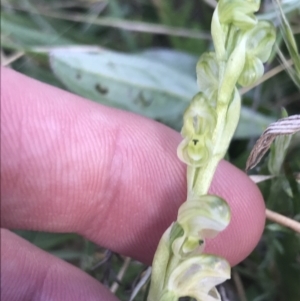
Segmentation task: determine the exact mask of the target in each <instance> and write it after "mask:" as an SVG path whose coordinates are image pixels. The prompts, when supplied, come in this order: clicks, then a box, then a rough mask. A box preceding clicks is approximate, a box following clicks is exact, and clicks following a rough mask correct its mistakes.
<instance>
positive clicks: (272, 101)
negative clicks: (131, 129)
mask: <svg viewBox="0 0 300 301" xmlns="http://www.w3.org/2000/svg"><path fill="white" fill-rule="evenodd" d="M214 3H215V1H213V0H206V1H204V0H203V1H201V0H190V1H184V0H152V1H151V0H127V1H123V0H99V1H96V0H68V1H66V0H65V1H60V0H51V1H50V0H2V2H1V63H2V64H7V65H10V66H11V67H12V68H13V69H15V70H17V71H19V72H21V73H24V74H27V75H28V76H30V77H33V78H37V79H39V80H41V81H44V82H46V83H49V84H51V85H55V86H58V87H60V88H63V89H69V90H71V91H73V92H76V93H79V94H83V95H85V96H86V95H87V97H88V95H91V96H90V98H91V99H93V100H96V101H101V102H104V103H105V102H107V104H108V105H116V106H119V107H124V108H125V109H129V110H130V109H131V105H132V104H130V105H128V104H120V103H114V102H113V99H110V98H109V97H104V96H103V97H102V98H100V97H99V99H94V97H93V96H92V95H94V94H84V93H90V91H82V90H78V91H77V90H76V89H75V87H72V84H70V83H72V81H71V78H70V81H69V82H63V81H62V80H61V77H60V76H59V72H58V70H57V69H55V67H53V64H52V65H51V62H50V63H49V55H50V56H51V54H57V52H56V50H57V48H58V47H62V46H67V45H68V46H74V47H75V46H79V45H80V46H86V47H90V46H98V47H104V48H105V49H107V50H114V51H119V52H122V53H124V54H139V55H140V54H141V53H143V52H145V51H147V50H149V49H150V50H151V51H153V49H154V50H155V49H156V50H157V51H156V52H155V51H154V53H155V55H156V58H155V60H156V62H160V63H161V64H162V65H163V67H169V68H171V69H170V72H172V70H173V69H172V68H174V70H175V69H176V70H177V71H176V72H178V74H179V75H180V76H186V78H189V79H195V71H194V70H193V60H194V58H195V56H200V55H201V53H203V52H204V51H206V50H209V49H211V47H212V42H211V39H210V35H209V29H210V20H211V15H212V12H213V8H212V5H213V4H214ZM283 11H284V12H285V13H286V17H287V19H288V20H289V23H290V24H291V28H292V31H293V32H294V37H295V41H296V43H297V44H298V45H299V41H300V37H299V33H300V3H299V1H298V0H294V1H293V0H292V1H283ZM260 14H261V18H267V19H269V20H271V21H273V22H274V24H275V25H276V26H277V27H278V26H279V25H280V21H279V19H278V17H277V15H276V13H275V12H274V7H273V4H272V1H268V0H265V1H263V5H262V8H261V11H260ZM278 32H280V30H279V28H278ZM279 36H280V34H279ZM279 48H280V50H281V53H282V54H283V55H284V56H285V57H288V56H289V51H288V48H287V47H286V46H285V45H284V39H280V38H279ZM165 49H168V51H169V50H172V51H174V52H170V53H169V54H168V52H167V53H165V52H164V51H165ZM178 53H179V54H178ZM15 55H17V57H18V58H17V59H15V60H14V59H13V57H14V56H15ZM143 55H145V53H144V54H143ZM146 55H149V53H148V54H146ZM168 55H175V57H174V59H168ZM177 55H179V56H180V58H181V59H182V60H183V61H184V62H185V63H184V64H181V65H180V64H179V65H178V63H180V62H178V60H177V59H176V58H178V56H177ZM182 55H183V56H182ZM150 57H151V56H150ZM184 57H185V58H184ZM59 58H60V57H59ZM151 59H152V60H153V53H152V57H151ZM181 59H180V60H179V61H181ZM134 60H136V57H134ZM280 61H281V60H280V59H278V57H277V56H276V55H275V53H274V55H273V59H272V61H270V62H269V63H268V64H267V65H266V71H269V72H271V74H272V70H273V68H274V67H276V66H278V65H279V64H280ZM191 62H192V63H191ZM189 64H190V65H189ZM154 65H155V64H154ZM129 67H130V66H129ZM129 67H128V66H126V68H129ZM154 67H155V66H154ZM154 67H153V68H154ZM153 70H154V73H155V70H156V69H153ZM84 72H85V71H83V75H85V73H84ZM174 72H175V71H174ZM74 74H75V73H74ZM99 76H100V75H99ZM101 76H102V77H101V78H103V76H104V75H103V74H101ZM170 76H171V75H170ZM180 79H181V78H180ZM180 79H179V80H180ZM90 81H91V80H90V79H88V80H87V84H86V85H87V86H88V84H89V82H90ZM176 83H177V82H176V81H175V80H174V81H173V82H171V84H172V85H175V84H176ZM133 84H135V83H133ZM171 84H170V83H169V85H171ZM172 85H171V86H170V87H169V88H170V90H172V89H173V90H174V89H175V86H174V87H173V86H172ZM108 86H109V84H108ZM98 88H99V87H98ZM109 88H110V86H109ZM161 89H162V90H159V91H158V92H157V93H163V95H165V94H164V93H167V92H166V89H167V88H165V86H163V87H162V88H161ZM164 89H165V90H164ZM87 90H88V88H87ZM100 90H101V89H100ZM101 91H105V90H103V89H102V90H101ZM138 93H140V92H137V94H138ZM178 93H179V92H178ZM179 94H180V93H179ZM138 95H139V94H138ZM191 96H192V95H191ZM111 97H113V96H111ZM166 97H167V100H166V103H167V104H168V102H167V101H170V99H169V98H170V97H169V96H166ZM168 97H169V98H168ZM187 98H188V97H187ZM140 100H141V101H142V105H144V104H145V103H147V101H150V100H149V99H148V98H147V96H145V95H142V97H140ZM150 102H151V101H150ZM243 105H244V107H245V108H248V109H251V110H252V111H251V112H252V113H251V114H253V115H251V116H260V115H255V114H258V113H260V114H261V116H264V117H263V118H264V119H263V120H265V121H266V120H273V119H274V118H278V117H280V110H281V108H282V107H284V108H285V109H286V110H287V112H288V114H289V115H292V114H299V112H300V94H299V89H298V88H297V86H296V85H295V84H294V83H293V81H292V80H291V78H290V76H289V74H288V73H287V72H280V73H278V74H275V73H274V75H273V76H271V78H270V79H268V80H267V81H265V82H263V83H262V84H261V85H259V86H257V87H254V88H253V89H251V90H250V91H249V92H247V93H246V94H245V95H244V96H243ZM142 109H143V110H144V109H145V110H146V107H143V106H142ZM132 110H135V111H137V109H136V107H134V108H133V109H132ZM164 110H167V109H166V108H164ZM138 112H139V111H138ZM154 112H156V111H155V110H154ZM153 114H154V115H153V116H152V115H151V117H152V118H155V119H158V120H159V121H162V122H164V121H165V119H164V116H162V117H161V116H159V117H157V118H156V115H155V113H153ZM268 118H269V119H268ZM250 120H251V118H250ZM179 122H180V116H178V118H176V119H175V120H172V122H166V123H167V124H169V125H171V126H173V127H174V128H177V129H178V128H180V126H178V125H179ZM247 122H248V123H249V122H250V121H249V120H247ZM259 124H260V123H259ZM262 124H263V123H262ZM263 125H264V127H265V126H266V125H265V124H263ZM260 130H261V131H262V130H263V128H261V129H260ZM241 131H242V134H243V135H241V136H238V137H236V139H235V140H234V141H233V142H232V144H231V146H230V149H229V153H228V156H227V158H228V159H229V160H230V161H231V162H232V163H233V164H235V165H236V166H238V167H239V168H241V169H244V168H245V164H246V160H247V157H248V155H249V153H250V151H251V148H252V147H253V145H254V142H255V140H256V139H257V135H258V133H257V132H255V133H250V132H249V131H251V124H249V126H248V127H247V126H244V127H243V128H241ZM299 142H300V135H295V136H294V137H293V139H292V141H291V144H290V146H289V148H288V149H287V153H286V156H285V158H284V161H283V163H282V166H279V170H280V172H279V175H277V176H276V177H275V178H273V179H271V180H267V181H265V182H262V183H260V184H259V187H260V189H261V191H262V193H263V196H264V199H265V202H266V206H267V208H269V209H270V210H273V211H276V212H278V213H281V214H283V215H285V216H288V217H291V218H293V219H295V220H298V221H300V185H299V172H300V156H299V154H300V143H299ZM269 159H270V156H269V155H267V157H266V158H265V160H263V162H262V163H261V164H260V165H259V166H258V167H256V168H255V169H254V170H252V171H251V174H256V175H268V174H270V171H269V169H268V160H269ZM270 160H271V159H270ZM297 177H298V181H297ZM245 193H247V192H246V191H245ZM17 233H18V234H19V235H21V236H22V237H24V238H25V239H27V240H29V241H31V242H32V243H33V244H35V245H37V246H38V247H40V248H42V249H44V250H46V251H48V252H50V253H52V254H53V255H55V256H59V257H61V258H63V259H65V260H67V261H69V262H71V263H72V264H75V265H77V266H78V267H80V268H81V269H83V270H85V271H86V272H88V273H90V274H91V275H92V276H94V277H96V278H97V279H99V281H102V282H103V283H104V284H105V285H108V286H111V285H112V283H113V282H114V281H115V280H116V279H117V276H116V275H117V273H118V271H119V269H120V267H121V266H122V265H123V263H124V260H125V259H124V258H122V257H120V256H118V255H117V254H111V253H110V252H109V251H108V250H104V249H102V248H101V247H99V246H96V245H94V244H93V243H92V242H89V241H87V240H85V239H84V238H82V237H80V236H78V235H75V234H51V233H38V232H30V231H17ZM236 243H237V244H238V243H239V242H236ZM97 262H98V263H99V262H100V263H101V264H100V265H98V266H97ZM145 269H146V267H145V266H144V265H142V264H140V263H138V262H136V261H131V262H130V264H129V267H128V269H127V272H126V273H125V276H124V277H123V279H122V280H121V282H120V286H119V288H118V291H117V296H118V297H119V298H120V299H121V300H128V299H129V297H130V295H131V293H132V291H133V289H134V287H135V286H136V284H137V282H138V280H139V278H140V277H141V275H143V273H144V271H145ZM234 271H235V272H236V273H237V274H238V275H239V277H240V280H241V283H242V291H243V293H244V296H243V298H246V299H244V300H249V301H250V300H251V301H252V300H253V301H286V300H288V301H298V300H300V287H299V284H300V235H299V234H296V233H295V232H293V231H292V230H290V229H287V228H284V227H282V226H280V225H278V224H275V223H273V222H267V224H266V227H265V231H264V233H263V236H262V238H261V241H260V243H259V245H258V246H257V248H256V249H255V250H254V251H253V252H252V254H251V255H250V256H249V257H248V258H247V259H246V260H244V261H243V262H242V263H241V264H239V265H238V266H237V267H235V268H234ZM237 286H239V284H238V283H237V282H236V281H234V280H231V281H230V282H229V285H228V286H226V287H227V289H228V290H231V291H233V294H235V293H236V295H239V294H240V292H239V289H238V287H237ZM143 295H145V289H144V290H142V292H141V293H140V294H139V295H138V297H137V298H136V300H143ZM240 298H241V296H240Z"/></svg>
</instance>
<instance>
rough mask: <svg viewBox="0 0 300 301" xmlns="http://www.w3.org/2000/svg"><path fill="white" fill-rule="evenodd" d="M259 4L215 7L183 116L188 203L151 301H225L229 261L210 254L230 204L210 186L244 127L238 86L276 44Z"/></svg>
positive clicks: (245, 0) (246, 0)
mask: <svg viewBox="0 0 300 301" xmlns="http://www.w3.org/2000/svg"><path fill="white" fill-rule="evenodd" d="M259 7H260V1H259V0H220V1H219V2H218V5H217V7H216V9H215V11H214V14H213V18H212V24H211V33H212V38H213V43H214V48H215V52H209V53H204V54H203V55H202V56H201V57H200V59H199V62H198V64H197V68H196V70H197V82H198V87H199V90H200V91H199V93H198V94H196V95H195V96H194V98H193V99H192V101H191V103H190V105H189V107H188V108H187V110H186V111H185V113H184V116H183V128H182V131H181V134H182V136H183V141H182V142H181V143H180V145H179V146H178V157H179V158H180V160H182V161H183V162H184V163H186V164H187V189H188V191H187V200H186V202H185V203H183V204H182V205H181V207H180V208H179V211H178V216H177V221H176V222H174V223H173V224H172V225H170V227H169V228H168V229H167V230H166V232H165V233H164V234H163V236H162V238H161V240H160V243H159V245H158V248H157V251H156V254H155V257H154V261H153V268H152V279H151V286H150V291H149V296H148V301H176V300H178V299H179V298H180V297H186V296H189V297H192V298H194V299H196V300H198V301H217V300H221V297H220V295H219V293H218V291H217V290H216V288H215V286H216V285H218V284H220V283H222V282H223V281H225V280H226V279H229V278H230V265H229V263H228V262H227V261H226V260H225V259H223V258H221V257H217V256H214V255H208V254H205V253H204V252H205V240H206V238H212V237H215V236H216V235H217V234H218V233H219V232H221V231H223V230H224V229H225V228H226V227H227V226H228V224H229V222H230V208H229V206H228V205H227V203H226V201H225V200H223V199H222V198H220V197H218V196H216V195H209V194H208V189H209V187H210V184H211V181H212V178H213V175H214V173H215V170H216V167H217V165H218V163H219V162H220V160H221V159H222V158H223V157H224V155H225V153H226V151H227V149H228V146H229V143H230V141H231V138H232V136H233V134H234V131H235V129H236V126H237V124H238V120H239V115H240V107H241V98H240V95H239V92H238V89H237V85H240V86H248V85H252V84H253V83H255V82H256V81H257V80H258V79H259V78H260V77H261V76H262V75H263V73H264V67H263V63H265V62H266V61H267V60H268V58H269V57H270V54H271V51H272V46H273V44H274V42H275V29H274V27H273V26H272V24H270V23H268V22H265V21H258V20H257V19H256V17H255V15H254V13H255V12H257V11H258V9H259Z"/></svg>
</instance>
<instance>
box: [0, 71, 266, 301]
mask: <svg viewBox="0 0 300 301" xmlns="http://www.w3.org/2000/svg"><path fill="white" fill-rule="evenodd" d="M180 141H181V137H180V135H179V134H178V133H176V132H175V131H173V130H171V129H169V128H167V127H166V126H164V125H161V124H159V123H157V122H154V121H152V120H149V119H146V118H143V117H140V116H137V115H134V114H131V113H128V112H124V111H120V110H116V109H112V108H108V107H105V106H102V105H100V104H97V103H95V102H92V101H89V100H86V99H83V98H81V97H79V96H75V95H73V94H71V93H68V92H65V91H62V90H60V89H57V88H54V87H51V86H49V85H46V84H43V83H40V82H38V81H36V80H33V79H30V78H28V77H26V76H24V75H21V74H19V73H17V72H15V71H12V70H9V69H1V187H2V189H1V227H2V229H1V259H2V262H1V297H2V298H1V300H3V301H6V300H7V301H8V300H9V301H15V300H22V301H23V300H74V301H77V300H78V301H79V300H117V299H116V297H115V296H113V295H112V294H110V293H109V291H108V290H107V289H106V288H104V287H103V286H102V285H101V284H100V283H99V282H98V281H96V280H95V279H93V278H92V277H90V276H89V275H87V274H85V273H84V272H83V271H81V270H80V269H78V268H76V267H74V266H72V265H71V264H68V263H67V262H64V261H62V260H60V259H58V258H56V257H53V256H52V255H50V254H48V253H46V252H44V251H42V250H40V249H38V248H37V247H35V246H33V245H31V244H29V243H28V242H26V241H25V240H23V239H22V238H20V237H18V236H16V235H15V234H13V233H12V232H10V231H9V230H7V229H11V230H12V229H27V230H39V231H48V232H75V233H78V234H80V235H83V236H84V237H86V238H88V239H90V240H92V241H93V242H95V243H96V244H99V245H101V246H103V247H106V248H109V249H111V250H113V251H115V252H119V253H121V254H124V255H126V256H131V257H133V258H136V259H138V260H140V261H142V262H144V263H146V264H151V261H152V258H153V254H154V252H155V248H156V246H157V243H158V241H159V238H160V236H161V235H162V233H163V231H164V229H166V228H167V227H168V226H169V224H170V223H171V222H172V221H174V220H175V219H176V213H177V209H178V207H179V206H180V204H181V203H182V202H183V201H184V200H185V193H186V183H185V181H186V180H185V179H186V174H185V173H186V170H185V168H186V167H185V165H184V164H183V163H181V162H180V161H179V159H178V158H177V155H176V148H177V145H178V144H179V142H180ZM210 193H215V194H218V195H220V196H222V197H223V198H224V199H226V200H227V201H228V202H229V204H230V207H231V210H232V221H231V224H230V226H229V227H228V228H227V229H226V230H225V231H224V232H222V233H221V234H220V235H219V236H218V237H217V238H216V239H213V240H211V241H209V242H208V246H207V249H206V251H207V252H209V253H214V254H218V255H221V256H224V257H226V258H227V259H228V260H229V261H230V263H231V264H232V265H235V264H237V263H238V262H240V261H241V260H243V259H244V258H245V257H246V256H247V255H248V254H249V253H250V252H251V250H252V249H253V248H254V247H255V245H256V244H257V242H258V240H259V238H260V236H261V233H262V230H263V227H264V222H265V207H264V203H263V199H262V196H261V194H260V192H259V190H258V189H257V187H256V186H255V185H254V184H253V183H252V182H251V181H250V180H249V178H248V177H247V176H246V175H245V174H244V173H243V172H241V171H239V170H238V169H236V168H235V167H234V166H232V165H231V164H229V163H227V162H225V161H223V162H221V163H220V164H219V166H218V169H217V172H216V174H215V177H214V180H213V183H212V186H211V189H210Z"/></svg>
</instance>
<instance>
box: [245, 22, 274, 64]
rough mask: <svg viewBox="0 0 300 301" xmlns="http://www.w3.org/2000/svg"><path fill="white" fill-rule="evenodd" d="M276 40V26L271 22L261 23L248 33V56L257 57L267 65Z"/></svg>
mask: <svg viewBox="0 0 300 301" xmlns="http://www.w3.org/2000/svg"><path fill="white" fill-rule="evenodd" d="M275 40H276V31H275V28H274V26H273V25H272V24H271V23H270V22H267V21H259V22H258V23H257V25H256V26H255V27H254V28H253V29H252V30H251V31H250V32H249V33H248V40H247V43H246V49H247V54H249V55H252V56H256V57H257V58H259V59H260V60H261V61H262V62H263V63H265V62H266V61H267V60H268V59H269V57H270V55H271V52H272V47H273V45H274V43H275Z"/></svg>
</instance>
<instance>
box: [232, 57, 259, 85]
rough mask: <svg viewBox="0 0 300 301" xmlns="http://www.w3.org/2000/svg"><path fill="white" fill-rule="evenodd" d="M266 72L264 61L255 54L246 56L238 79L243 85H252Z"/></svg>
mask: <svg viewBox="0 0 300 301" xmlns="http://www.w3.org/2000/svg"><path fill="white" fill-rule="evenodd" d="M263 74H264V65H263V63H262V61H261V60H260V59H259V58H257V57H255V56H250V55H247V56H246V60H245V65H244V69H243V71H242V73H241V75H240V77H239V79H238V83H239V84H240V85H241V86H243V87H246V86H250V85H253V84H254V83H256V82H257V80H258V79H260V78H261V77H262V76H263Z"/></svg>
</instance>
